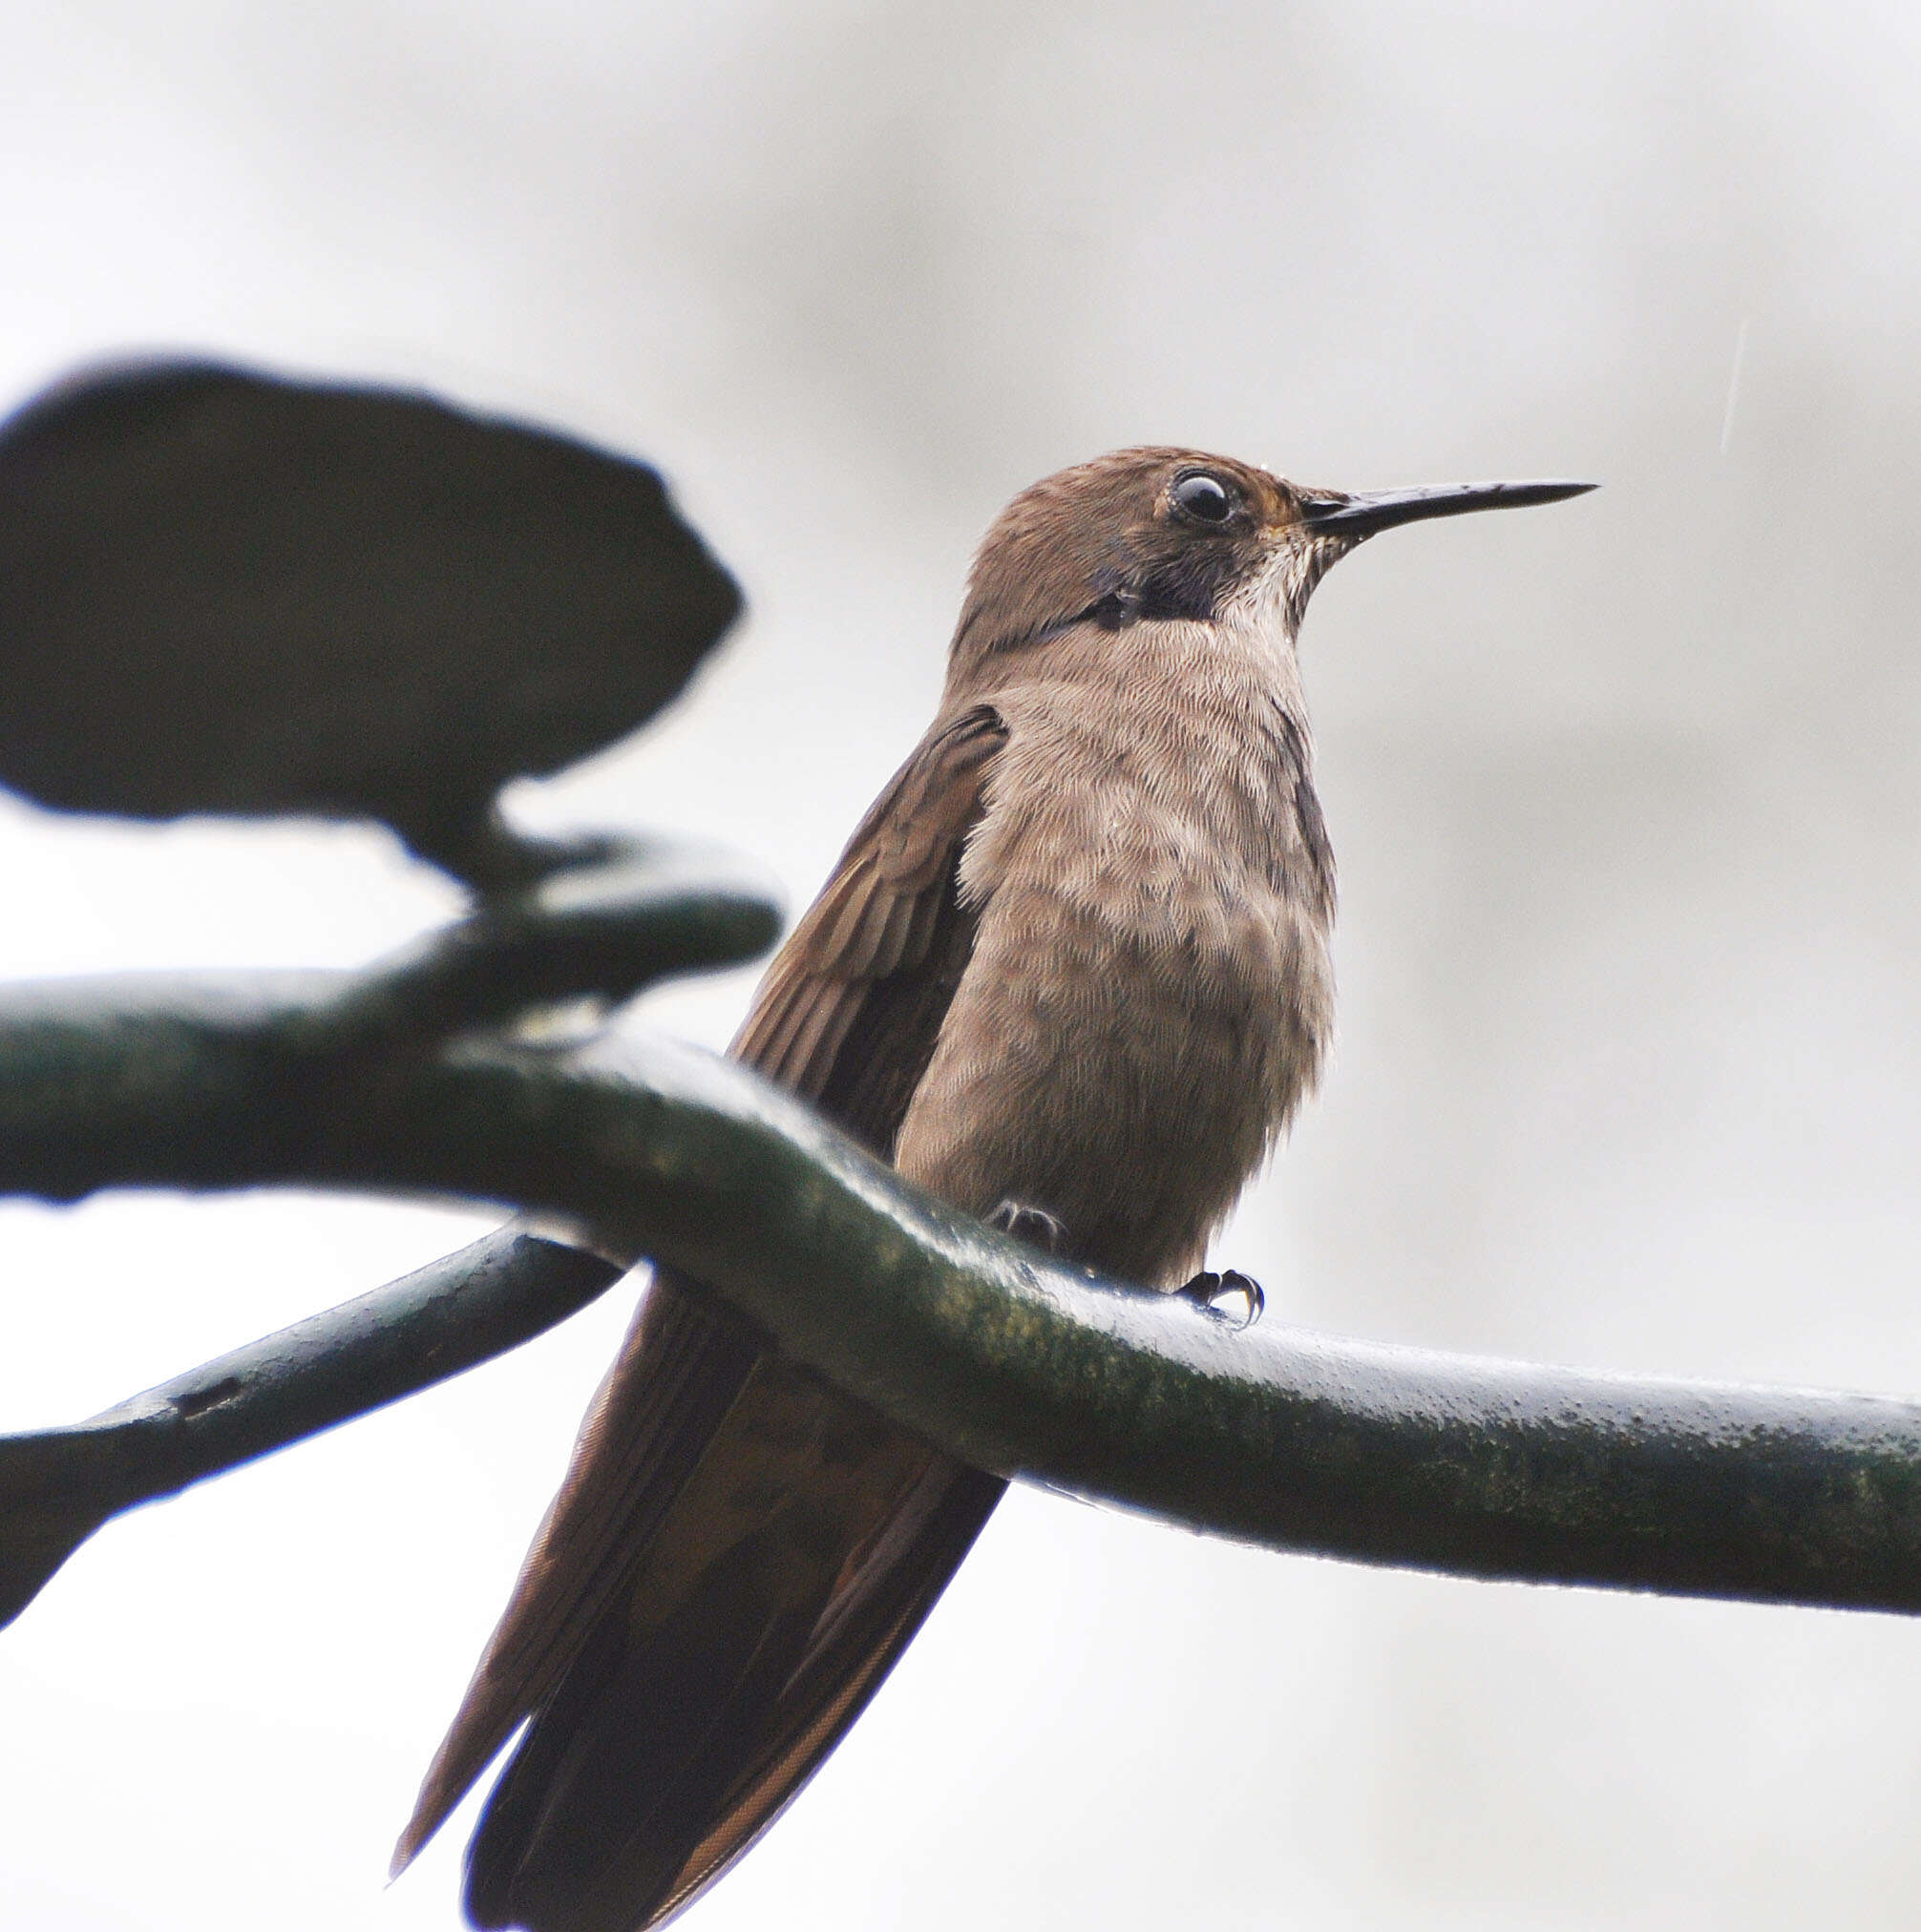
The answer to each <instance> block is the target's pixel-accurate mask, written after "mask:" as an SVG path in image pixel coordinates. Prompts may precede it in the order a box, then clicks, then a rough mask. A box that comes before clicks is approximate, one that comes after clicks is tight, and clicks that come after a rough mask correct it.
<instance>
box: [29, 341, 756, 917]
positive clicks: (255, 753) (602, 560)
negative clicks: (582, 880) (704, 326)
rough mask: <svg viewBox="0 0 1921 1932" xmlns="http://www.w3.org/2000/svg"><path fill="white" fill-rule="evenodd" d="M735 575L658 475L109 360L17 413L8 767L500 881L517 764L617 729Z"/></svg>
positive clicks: (124, 798)
mask: <svg viewBox="0 0 1921 1932" xmlns="http://www.w3.org/2000/svg"><path fill="white" fill-rule="evenodd" d="M739 609H740V594H739V592H738V590H737V589H736V588H735V586H734V583H733V580H732V579H731V578H729V577H728V573H727V572H726V571H725V570H724V569H723V568H722V567H721V565H720V564H719V563H717V562H716V561H715V560H714V558H713V557H710V556H709V555H708V554H707V549H706V547H705V546H704V545H703V544H702V542H701V540H700V538H699V537H698V536H696V535H695V534H694V532H693V531H691V530H690V529H689V528H688V527H687V526H686V524H685V523H684V522H682V521H681V519H680V518H679V516H678V515H675V513H674V510H673V508H672V506H671V505H670V504H669V502H668V501H667V496H666V492H665V488H664V487H663V485H662V483H661V479H660V477H659V476H658V475H657V474H656V473H654V472H653V471H652V470H650V469H648V468H647V467H645V466H644V464H641V463H637V462H634V461H631V460H629V459H627V458H625V457H622V456H616V455H611V454H609V453H607V452H603V451H600V450H595V449H590V448H588V447H587V446H586V445H584V444H582V443H580V442H576V441H574V440H573V439H572V438H570V437H567V436H562V435H559V434H557V433H555V432H554V431H548V430H537V429H530V428H528V427H525V426H523V425H521V424H517V423H510V422H500V421H491V420H486V419H483V418H479V417H476V416H472V415H468V414H465V413H463V412H462V411H460V410H454V409H452V408H450V407H448V406H447V405H446V404H444V403H440V402H437V401H435V400H433V398H431V397H429V396H425V395H420V394H410V393H405V392H402V391H398V390H393V389H377V388H370V387H367V386H364V385H354V384H345V383H315V382H293V381H289V380H286V379H285V378H283V377H277V376H266V375H261V374H257V373H253V372H250V371H247V370H243V369H237V368H225V367H222V366H221V365H218V364H214V363H207V362H184V361H157V362H148V363H141V364H137V365H121V366H118V367H115V368H106V369H96V370H89V371H85V372H83V373H81V374H80V375H78V376H76V377H73V378H70V379H69V380H67V381H66V382H64V383H61V384H59V385H57V386H56V387H54V388H53V389H50V390H48V391H47V392H46V393H45V394H43V395H42V396H40V397H39V398H37V399H36V400H35V401H33V402H32V403H30V404H28V405H27V406H26V407H25V408H24V409H23V410H20V411H19V412H18V413H17V414H15V415H14V416H13V417H11V419H10V420H9V421H8V422H6V423H5V424H4V426H0V783H5V784H7V785H9V786H11V787H13V788H15V789H17V790H19V791H21V792H24V793H25V794H26V795H27V796H28V797H30V798H32V799H33V800H35V801H36V802H37V803H39V804H41V805H46V806H53V807H56V808H59V809H65V810H73V811H99V812H116V813H121V814H125V815H127V816H131V817H137V818H174V817H178V816H179V815H181V814H183V813H187V812H201V811H214V812H243V813H284V812H311V813H321V814H325V815H328V816H335V817H349V818H359V817H371V818H376V819H380V820H382V821H384V822H385V823H386V824H388V825H390V826H391V827H392V828H393V829H394V830H396V831H398V832H399V834H400V835H401V837H402V838H404V839H405V840H406V841H407V843H408V844H409V845H410V846H411V847H412V849H413V851H416V852H417V853H419V854H420V855H421V856H422V857H424V858H428V859H431V860H433V862H434V863H436V864H438V865H441V866H443V867H445V868H446V869H447V870H448V871H450V872H454V873H456V874H458V875H460V876H461V877H464V878H466V879H468V880H470V881H472V882H473V883H475V884H476V885H479V886H480V887H482V888H483V890H493V889H497V888H501V887H507V886H514V885H518V884H522V883H525V881H526V880H527V878H528V877H529V876H530V875H532V874H538V872H540V871H542V870H543V869H544V868H545V867H546V866H547V865H550V864H551V863H553V862H554V859H555V857H556V856H557V854H556V853H555V852H554V851H552V850H551V849H546V850H543V849H541V848H539V847H538V846H536V845H535V844H534V843H533V842H531V841H525V840H520V839H517V838H516V837H515V836H514V835H513V834H511V833H509V832H507V831H506V830H505V828H504V827H503V826H501V824H500V822H499V820H498V818H497V816H496V812H495V810H494V797H495V794H496V792H497V791H498V789H499V788H500V787H501V786H503V785H504V784H506V783H507V782H508V781H509V780H510V779H513V778H517V777H520V776H522V775H540V774H545V773H547V772H551V771H554V770H557V769H558V768H559V767H562V766H565V765H569V764H571V763H573V762H574V761H575V760H576V759H578V758H581V757H583V756H585V755H586V754H587V753H588V752H591V751H596V750H598V749H600V748H601V747H602V746H606V745H610V744H612V743H614V742H615V741H616V740H617V739H620V738H623V737H624V736H625V735H626V734H627V733H628V732H630V731H631V730H633V729H634V728H635V727H636V726H637V725H641V724H643V723H644V721H645V720H646V719H648V718H650V717H651V716H652V715H653V714H654V713H655V712H656V711H658V710H659V709H660V708H661V707H662V706H663V705H664V704H666V703H667V702H668V701H669V700H670V699H672V698H673V697H675V696H676V695H677V694H678V693H679V692H680V691H681V689H682V688H683V687H684V686H685V685H686V682H687V680H688V678H689V677H690V676H691V674H692V672H693V669H694V667H695V666H696V665H697V664H698V663H699V662H700V661H701V659H702V658H703V657H704V656H705V655H706V653H707V650H708V649H709V648H710V647H711V646H712V645H713V643H714V642H715V641H716V640H717V639H718V638H719V637H720V636H721V634H722V633H723V632H724V631H725V630H726V629H727V628H728V624H729V623H731V622H732V620H733V619H734V617H735V616H736V614H737V613H738V611H739Z"/></svg>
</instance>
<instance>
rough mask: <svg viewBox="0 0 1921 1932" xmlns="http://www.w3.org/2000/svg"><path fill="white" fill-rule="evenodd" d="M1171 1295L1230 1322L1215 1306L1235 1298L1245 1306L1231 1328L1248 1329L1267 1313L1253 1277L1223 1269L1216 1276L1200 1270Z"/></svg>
mask: <svg viewBox="0 0 1921 1932" xmlns="http://www.w3.org/2000/svg"><path fill="white" fill-rule="evenodd" d="M1174 1292H1175V1293H1176V1294H1178V1295H1181V1296H1183V1297H1185V1298H1186V1299H1187V1300H1189V1301H1191V1302H1193V1304H1194V1306H1195V1307H1196V1308H1201V1309H1205V1310H1206V1311H1207V1313H1209V1314H1212V1315H1217V1316H1219V1318H1220V1319H1221V1320H1222V1321H1233V1320H1234V1317H1233V1315H1231V1314H1230V1313H1228V1311H1227V1310H1226V1309H1224V1308H1222V1307H1220V1306H1219V1304H1220V1303H1221V1302H1223V1301H1231V1300H1233V1299H1234V1297H1235V1296H1236V1295H1238V1296H1239V1297H1240V1298H1241V1299H1242V1300H1243V1301H1245V1302H1246V1303H1247V1313H1246V1315H1245V1316H1244V1317H1243V1318H1242V1319H1241V1320H1240V1321H1239V1322H1238V1323H1236V1324H1235V1326H1236V1327H1239V1328H1244V1329H1250V1328H1252V1327H1253V1326H1254V1325H1255V1323H1256V1322H1257V1321H1258V1320H1259V1319H1260V1318H1261V1316H1262V1315H1263V1314H1265V1313H1267V1292H1266V1291H1265V1290H1264V1289H1263V1288H1262V1287H1261V1285H1260V1283H1259V1282H1257V1281H1256V1279H1255V1278H1254V1276H1253V1275H1251V1274H1243V1273H1242V1272H1241V1271H1240V1270H1239V1269H1237V1268H1228V1269H1223V1270H1222V1271H1221V1272H1220V1273H1218V1274H1216V1273H1215V1272H1214V1270H1213V1269H1211V1268H1204V1269H1202V1270H1201V1271H1200V1272H1199V1273H1198V1274H1197V1275H1195V1276H1194V1278H1193V1280H1192V1281H1190V1282H1186V1283H1183V1284H1182V1286H1181V1287H1179V1288H1177V1289H1175V1290H1174Z"/></svg>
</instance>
